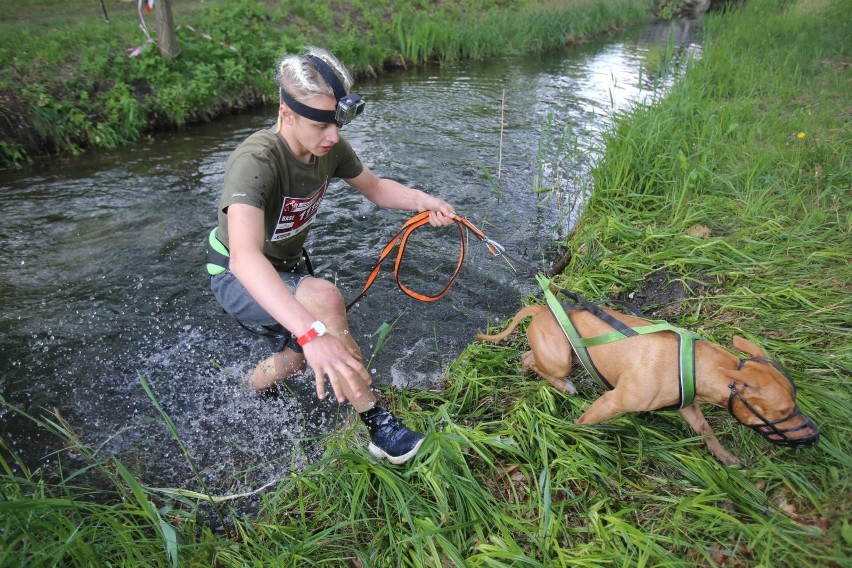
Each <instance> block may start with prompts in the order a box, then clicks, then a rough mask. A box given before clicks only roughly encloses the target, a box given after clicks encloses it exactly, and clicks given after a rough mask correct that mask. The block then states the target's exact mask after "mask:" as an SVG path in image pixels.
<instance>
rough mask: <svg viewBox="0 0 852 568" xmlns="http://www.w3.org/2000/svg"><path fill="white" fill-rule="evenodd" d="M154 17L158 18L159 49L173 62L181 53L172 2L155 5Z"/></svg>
mask: <svg viewBox="0 0 852 568" xmlns="http://www.w3.org/2000/svg"><path fill="white" fill-rule="evenodd" d="M154 15H155V16H156V17H157V47H159V48H160V53H161V54H162V55H163V57H165V58H166V59H168V60H169V61H171V60H172V59H174V58H175V57H177V54H178V53H180V47H178V42H177V34H176V33H175V21H174V18H172V2H171V0H157V2H156V3H155V4H154Z"/></svg>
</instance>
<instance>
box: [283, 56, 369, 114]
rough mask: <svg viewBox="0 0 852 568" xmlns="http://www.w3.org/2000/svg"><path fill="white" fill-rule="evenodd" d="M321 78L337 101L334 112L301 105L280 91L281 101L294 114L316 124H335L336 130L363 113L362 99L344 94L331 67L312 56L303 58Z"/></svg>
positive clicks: (341, 85)
mask: <svg viewBox="0 0 852 568" xmlns="http://www.w3.org/2000/svg"><path fill="white" fill-rule="evenodd" d="M305 59H307V60H308V61H310V62H311V64H312V65H313V66H314V67H315V68H316V70H317V71H319V73H320V75H322V76H323V79H325V81H326V83H328V86H329V87H331V90H332V91H334V98H335V100H336V101H337V106H336V107H335V109H334V110H320V109H317V108H314V107H310V106H308V105H306V104H302V103H300V102H299V101H297V100H296V99H294V98H293V97H292V96H291V95H290V93H288V92H287V91H285V90H284V88H283V87H282V89H281V100H282V101H284V102H285V103H287V106H289V107H290V109H292V111H293V112H295V113H296V114H298V115H300V116H303V117H305V118H307V119H309V120H314V121H316V122H327V123H329V124H331V123H334V124H337V126H338V128H343V126H344V125H346V124H349V123H350V122H352V119H353V118H355V117H356V116H358V115H359V114H361V113H362V112H364V105H365V103H364V99H362V98H361V97H360V96H358V95H357V94H355V93H349V94H348V95H347V94H346V89H344V88H343V84H342V83H341V82H340V79H339V78H338V77H337V74H336V73H335V72H334V70H333V69H332V68H331V66H330V65H329V64H328V63H326V62H325V61H323V60H322V59H320V58H319V57H316V56H314V55H307V56H306V57H305Z"/></svg>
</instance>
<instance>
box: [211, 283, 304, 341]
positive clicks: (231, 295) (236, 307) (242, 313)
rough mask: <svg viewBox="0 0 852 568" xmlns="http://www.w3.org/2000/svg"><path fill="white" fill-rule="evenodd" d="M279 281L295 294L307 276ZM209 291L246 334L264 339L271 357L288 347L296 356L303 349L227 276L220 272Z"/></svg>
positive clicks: (240, 286)
mask: <svg viewBox="0 0 852 568" xmlns="http://www.w3.org/2000/svg"><path fill="white" fill-rule="evenodd" d="M278 276H280V277H281V281H282V282H283V283H284V284H285V285H286V286H287V288H288V289H289V290H290V291H291V292H293V293H294V294H295V293H296V288H298V287H299V284H300V283H301V282H302V280H303V279H304V278H305V277H306V276H308V274H307V273H306V272H301V271H295V272H280V271H279V272H278ZM210 289H211V290H213V295H214V296H215V297H216V300H217V301H218V302H219V304H220V305H221V306H222V309H224V310H225V311H226V312H227V313H229V314H231V315H232V316H234V317H235V318H236V319H237V322H238V323H239V324H240V325H241V326H243V327H244V328H246V329H247V330H249V331H251V332H253V333H256V334H258V335H262V336H264V337H266V339H267V340H269V342H270V347H271V348H272V352H273V353H279V352H280V351H282V350H283V349H284V348H285V347H289V348H290V349H292V350H293V351H296V352H298V353H301V352H302V348H301V347H300V346H299V345H298V344H297V343H296V339H295V337H293V334H292V333H290V331H288V330H287V329H285V328H284V327H283V326H282V325H281V324H280V323H278V322H277V321H275V318H273V317H272V316H271V315H269V314H268V313H267V312H266V310H264V309H263V308H262V307H260V304H258V303H257V302H256V301H255V300H254V298H252V297H251V294H249V293H248V290H246V289H245V287H244V286H243V285H242V284H241V283H240V281H239V280H237V277H236V276H234V275H233V274H232V273H230V272H223V273H222V274H217V275H216V276H212V277H211V278H210Z"/></svg>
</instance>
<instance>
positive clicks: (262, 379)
mask: <svg viewBox="0 0 852 568" xmlns="http://www.w3.org/2000/svg"><path fill="white" fill-rule="evenodd" d="M304 370H305V358H304V356H302V354H301V353H296V352H295V351H293V350H292V349H284V350H283V351H281V352H279V353H276V354H275V355H271V356H269V357H267V358H266V359H264V360H263V361H261V362H260V363H258V365H257V367H255V369H254V372H253V373H252V374H251V377H250V378H249V383H250V384H251V386H253V387H254V388H255V390H259V391H260V390H264V389H268V388H269V387H271V386H272V385H274V384H275V383H277V382H280V381H284V380H287V379H289V378H291V377H294V376H296V375H298V374H300V373H302V372H303V371H304Z"/></svg>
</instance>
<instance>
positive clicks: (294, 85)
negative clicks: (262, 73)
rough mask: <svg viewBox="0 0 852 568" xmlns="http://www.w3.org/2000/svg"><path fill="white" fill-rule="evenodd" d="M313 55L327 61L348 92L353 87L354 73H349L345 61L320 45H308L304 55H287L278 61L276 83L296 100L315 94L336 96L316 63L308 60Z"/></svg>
mask: <svg viewBox="0 0 852 568" xmlns="http://www.w3.org/2000/svg"><path fill="white" fill-rule="evenodd" d="M309 55H313V56H314V57H318V58H320V59H322V60H323V61H324V62H326V63H327V64H328V65H329V66H330V67H331V68H332V69H333V70H334V74H335V75H337V78H338V79H339V80H340V84H341V85H343V88H344V89H345V90H346V93H347V94H348V93H349V91H350V90H351V89H352V82H353V81H352V75H350V74H349V71H347V69H346V67H345V66H344V65H343V63H341V62H340V60H339V59H337V58H336V57H335V56H333V55H332V54H331V53H329V52H328V51H326V50H324V49H321V48H319V47H313V46H308V47H307V48H306V49H305V53H304V54H302V55H286V56H284V58H283V59H281V61H279V62H278V71H277V73H276V74H275V84H276V85H277V86H278V90H279V93H280V92H281V89H284V90H286V91H287V94H289V95H290V96H291V97H293V98H294V99H296V100H302V99H305V98H307V97H311V96H313V95H327V96H329V97H333V96H334V91H333V90H332V88H331V86H330V85H329V84H328V83H327V82H326V80H325V79H324V78H323V76H322V75H321V74H320V72H319V71H318V70H317V68H316V67H314V65H313V64H312V63H311V62H310V61H308V59H307V56H309Z"/></svg>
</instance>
